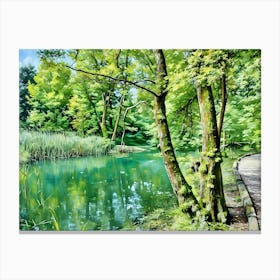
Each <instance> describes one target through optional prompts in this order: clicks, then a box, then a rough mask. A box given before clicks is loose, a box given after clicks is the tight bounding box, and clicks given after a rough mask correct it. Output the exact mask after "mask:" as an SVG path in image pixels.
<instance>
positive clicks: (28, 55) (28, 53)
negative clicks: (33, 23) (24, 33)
mask: <svg viewBox="0 0 280 280" xmlns="http://www.w3.org/2000/svg"><path fill="white" fill-rule="evenodd" d="M36 51H37V50H36V49H20V50H19V66H20V67H22V66H27V65H29V64H31V65H33V66H34V67H35V68H36V69H37V68H38V66H39V64H40V59H39V58H38V57H37V55H36Z"/></svg>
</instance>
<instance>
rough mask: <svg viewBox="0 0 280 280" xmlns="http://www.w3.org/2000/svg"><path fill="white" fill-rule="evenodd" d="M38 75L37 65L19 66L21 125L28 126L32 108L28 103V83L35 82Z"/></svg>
mask: <svg viewBox="0 0 280 280" xmlns="http://www.w3.org/2000/svg"><path fill="white" fill-rule="evenodd" d="M35 75H36V70H35V67H34V66H32V65H28V66H22V67H20V68H19V120H20V126H26V119H27V116H28V114H29V111H30V110H31V108H32V107H31V105H30V104H29V103H28V96H29V92H28V85H29V84H34V76H35Z"/></svg>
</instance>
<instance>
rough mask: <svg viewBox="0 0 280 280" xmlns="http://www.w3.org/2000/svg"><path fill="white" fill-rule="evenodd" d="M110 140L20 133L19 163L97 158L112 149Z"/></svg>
mask: <svg viewBox="0 0 280 280" xmlns="http://www.w3.org/2000/svg"><path fill="white" fill-rule="evenodd" d="M113 145H114V144H113V143H112V142H111V141H110V140H107V139H104V138H102V137H98V136H88V137H85V138H82V137H79V136H77V135H74V134H67V135H66V134H63V133H47V132H36V131H24V130H23V131H20V139H19V146H20V148H19V152H20V162H21V163H24V162H30V161H37V160H45V159H56V158H70V157H79V156H90V155H94V156H99V155H102V154H107V153H108V152H109V151H110V150H111V149H112V148H113Z"/></svg>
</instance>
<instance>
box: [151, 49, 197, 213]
mask: <svg viewBox="0 0 280 280" xmlns="http://www.w3.org/2000/svg"><path fill="white" fill-rule="evenodd" d="M154 54H155V57H156V62H157V86H158V94H157V96H155V105H154V106H155V119H156V124H157V129H158V137H159V143H160V150H161V153H162V156H163V160H164V164H165V168H166V171H167V174H168V177H169V180H170V182H171V185H172V188H173V191H174V193H175V194H176V196H177V198H178V202H179V205H180V206H181V208H182V210H184V211H185V212H188V213H189V214H190V215H191V216H194V214H195V212H196V211H197V209H198V202H197V199H196V197H195V196H194V194H193V192H192V189H191V187H190V186H189V185H188V183H187V182H186V180H185V178H184V176H183V174H182V172H181V169H180V167H179V164H178V161H177V159H176V156H175V153H174V149H173V146H172V142H171V136H170V131H169V127H168V122H167V116H166V107H165V97H166V95H167V94H168V89H167V86H168V76H167V70H166V64H165V58H164V54H163V51H162V50H155V51H154Z"/></svg>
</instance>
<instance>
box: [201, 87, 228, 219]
mask: <svg viewBox="0 0 280 280" xmlns="http://www.w3.org/2000/svg"><path fill="white" fill-rule="evenodd" d="M197 98H198V103H199V109H200V116H201V124H202V137H203V139H202V158H201V165H200V168H199V170H200V176H201V180H200V197H201V200H202V203H203V206H204V207H205V209H206V210H207V212H208V215H209V217H210V220H211V221H220V222H225V221H227V219H228V212H227V207H226V203H225V197H224V192H223V180H222V172H221V161H222V157H221V154H220V144H219V143H220V140H219V135H218V129H217V120H216V111H215V104H214V98H213V94H212V89H211V87H210V86H205V87H202V86H197Z"/></svg>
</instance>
